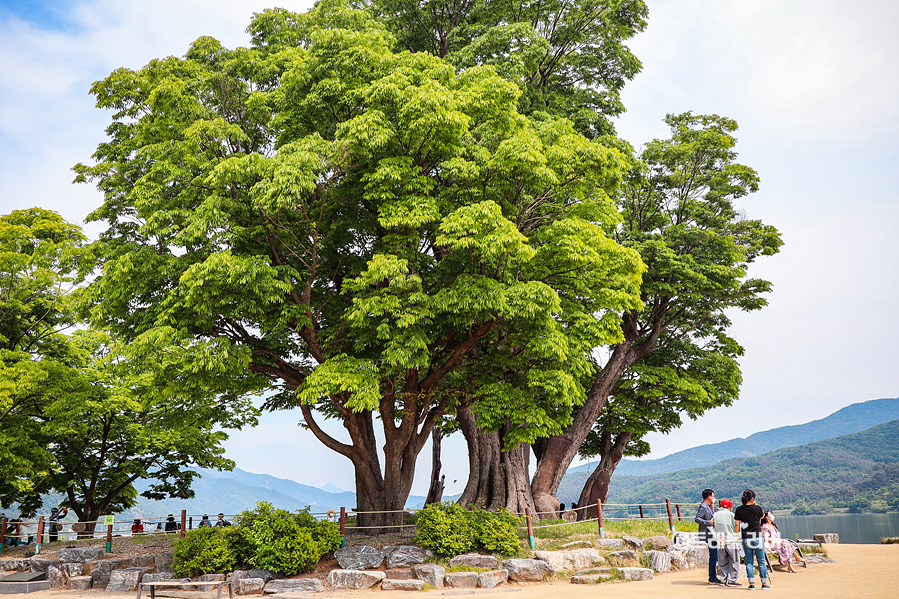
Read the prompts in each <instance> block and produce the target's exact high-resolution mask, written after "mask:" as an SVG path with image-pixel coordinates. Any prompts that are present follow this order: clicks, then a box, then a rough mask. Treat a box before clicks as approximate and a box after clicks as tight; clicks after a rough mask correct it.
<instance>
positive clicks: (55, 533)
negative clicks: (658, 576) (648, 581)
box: [0, 499, 681, 555]
mask: <svg viewBox="0 0 899 599" xmlns="http://www.w3.org/2000/svg"><path fill="white" fill-rule="evenodd" d="M675 508H676V510H677V519H678V520H681V510H680V504H676V505H675ZM590 510H595V513H596V514H597V515H596V516H595V517H589V518H588V517H587V514H588V511H590ZM417 511H418V510H377V511H359V510H357V509H356V508H351V512H352V514H348V513H347V508H345V507H341V508H340V511H339V517H338V512H337V511H336V510H328V511H326V512H310V515H312V516H314V517H316V518H318V519H320V520H328V521H331V522H334V521H337V522H338V523H339V528H340V534H341V536H342V537H343V539H344V540H343V544H345V542H346V533H347V521H348V520H352V519H355V520H356V521H357V522H358V517H359V516H364V515H385V514H402V515H410V516H411V515H414V514H415V513H416V512H417ZM659 511H664V512H665V513H662V514H654V513H653V512H659ZM569 512H574V519H572V520H571V521H568V522H561V523H553V524H541V525H537V526H535V525H534V523H533V518H534V517H537V518H540V519H545V520H549V519H556V518H559V517H563V514H568V513H569ZM608 512H612V513H621V512H625V514H624V515H622V516H608V515H605V513H608ZM515 515H516V516H519V517H522V518H524V519H525V521H526V525H525V526H519V527H516V528H518V529H527V531H528V541H529V544H530V545H531V548H532V549H533V548H535V540H534V529H535V528H536V529H537V530H539V529H542V528H558V527H562V526H571V525H575V524H577V525H583V524H585V523H589V522H596V523H597V526H598V532H599V536H600V538H605V529H604V524H603V523H604V521H605V520H610V521H619V520H629V519H634V518H641V519H644V520H668V523H669V526H670V528H671V532H672V534H673V533H674V513H673V511H672V504H671V501H670V500H668V499H666V500H665V502H664V503H643V504H625V503H606V504H596V503H594V504H591V505H587V506H574V507H573V508H572V509H571V510H566V511H565V512H563V513H560V512H546V511H544V512H534V513H533V514H532V513H531V511H530V509H526V510H525V512H524V513H518V514H515ZM214 517H215V519H214V520H213V519H212V518H210V517H209V515H208V514H188V513H187V510H182V511H181V513H180V514H179V517H178V518H177V519H176V518H175V516H174V515H171V514H170V515H168V516H149V517H141V518H115V517H113V516H106V517H104V518H103V519H101V520H91V521H79V522H71V521H69V522H66V521H65V520H50V518H45V517H44V516H40V517H39V518H38V519H37V520H21V519H9V518H3V519H2V521H0V551H2V548H3V547H5V546H6V545H7V544H9V545H13V546H15V545H20V544H31V543H32V542H34V543H35V555H37V554H39V553H40V547H41V543H42V542H43V540H44V538H45V537H47V538H48V539H49V541H50V542H53V541H56V540H59V539H62V540H65V541H71V540H74V539H85V538H98V537H99V538H102V537H103V536H105V537H106V550H107V552H110V551H111V543H112V538H113V537H114V536H115V537H128V536H149V535H157V534H178V535H180V536H184V534H185V533H186V531H189V530H193V529H194V528H195V523H196V528H200V527H202V526H211V527H216V526H231V521H230V520H231V519H233V518H235V514H216V515H215V516H214ZM569 517H570V516H569ZM129 522H130V525H129V524H128V523H129ZM90 525H93V530H91V531H88V528H91V526H90ZM116 525H118V526H116ZM66 528H68V530H66ZM350 528H351V530H352V531H364V530H395V529H400V530H401V531H402V530H403V529H414V528H415V524H414V523H408V524H407V523H403V524H377V525H370V526H358V525H356V524H353V525H351V527H350Z"/></svg>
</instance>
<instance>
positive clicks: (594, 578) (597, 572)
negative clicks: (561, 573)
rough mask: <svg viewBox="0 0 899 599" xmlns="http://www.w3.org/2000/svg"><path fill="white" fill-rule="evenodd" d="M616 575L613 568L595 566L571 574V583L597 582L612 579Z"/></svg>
mask: <svg viewBox="0 0 899 599" xmlns="http://www.w3.org/2000/svg"><path fill="white" fill-rule="evenodd" d="M614 576H615V572H614V571H613V569H612V568H593V569H590V570H582V571H580V572H575V573H574V574H573V575H572V576H571V584H596V583H598V582H604V581H606V580H610V579H611V578H613V577H614Z"/></svg>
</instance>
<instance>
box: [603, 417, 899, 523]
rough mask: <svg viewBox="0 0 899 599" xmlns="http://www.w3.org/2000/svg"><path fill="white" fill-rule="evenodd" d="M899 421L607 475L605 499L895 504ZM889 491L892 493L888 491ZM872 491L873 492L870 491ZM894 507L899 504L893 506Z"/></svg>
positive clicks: (898, 476)
mask: <svg viewBox="0 0 899 599" xmlns="http://www.w3.org/2000/svg"><path fill="white" fill-rule="evenodd" d="M897 439H899V420H894V421H892V422H888V423H885V424H880V425H878V426H875V427H873V428H870V429H868V430H865V431H862V432H859V433H853V434H851V435H844V436H842V437H836V438H834V439H828V440H826V441H817V442H815V443H808V444H805V445H800V446H798V447H788V448H782V449H778V450H777V451H772V452H769V453H766V454H764V455H760V456H755V457H751V458H733V459H730V460H725V461H723V462H720V463H718V464H715V465H714V466H707V467H705V468H692V469H688V470H681V471H678V472H672V473H666V474H659V475H655V476H621V475H619V474H617V473H616V474H615V476H613V477H612V486H611V491H610V495H609V500H608V501H609V502H610V503H651V502H657V501H662V500H663V499H664V498H666V497H668V498H670V499H671V500H672V501H674V502H676V503H688V504H690V503H698V502H699V501H700V498H699V497H700V495H699V494H700V492H701V490H702V489H705V488H707V487H709V488H712V489H715V494H716V495H717V496H718V497H719V498H724V497H730V498H734V499H736V498H738V497H739V496H740V494H741V493H742V492H743V490H744V489H747V488H750V489H753V490H754V491H755V492H756V493H757V494H758V497H759V504H760V505H762V506H763V507H766V508H789V507H796V506H797V505H798V506H799V507H800V508H801V509H800V510H799V511H806V512H807V511H822V510H809V509H808V506H819V507H821V508H822V509H823V510H826V508H828V507H845V506H850V504H851V503H852V501H853V499H855V498H856V496H857V495H860V494H864V495H866V496H868V495H871V496H874V495H876V494H877V493H880V494H881V495H883V493H887V495H885V496H884V497H886V500H887V503H890V502H895V501H896V500H897V498H896V497H895V492H896V490H897V489H899V484H897V483H899V468H895V467H892V465H894V464H897V463H899V444H897V443H896V440H897ZM890 493H892V495H889V494H890ZM872 494H873V495H872ZM891 507H892V509H896V508H897V507H899V506H896V507H894V506H892V505H891Z"/></svg>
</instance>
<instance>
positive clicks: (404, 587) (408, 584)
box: [381, 578, 425, 591]
mask: <svg viewBox="0 0 899 599" xmlns="http://www.w3.org/2000/svg"><path fill="white" fill-rule="evenodd" d="M424 586H425V583H424V581H423V580H417V579H414V578H402V579H397V578H385V579H384V580H382V581H381V590H382V591H420V590H422V589H423V588H424Z"/></svg>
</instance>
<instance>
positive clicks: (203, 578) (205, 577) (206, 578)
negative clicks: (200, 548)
mask: <svg viewBox="0 0 899 599" xmlns="http://www.w3.org/2000/svg"><path fill="white" fill-rule="evenodd" d="M224 581H225V575H224V574H218V573H217V574H201V575H200V576H199V577H198V578H197V582H224ZM216 589H218V585H214V584H206V585H200V586H198V587H197V590H198V591H200V592H203V593H208V592H209V591H215V590H216Z"/></svg>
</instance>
